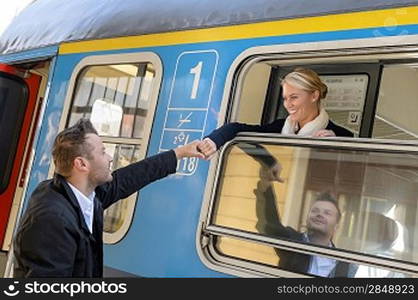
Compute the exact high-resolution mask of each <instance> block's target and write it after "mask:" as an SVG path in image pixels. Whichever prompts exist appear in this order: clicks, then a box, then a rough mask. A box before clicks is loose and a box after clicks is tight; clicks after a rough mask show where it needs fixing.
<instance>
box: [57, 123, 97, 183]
mask: <svg viewBox="0 0 418 300" xmlns="http://www.w3.org/2000/svg"><path fill="white" fill-rule="evenodd" d="M89 133H92V134H97V131H96V129H94V127H93V124H92V123H91V122H90V120H89V119H84V118H82V119H80V120H78V121H77V123H75V124H74V125H73V126H71V127H68V128H66V129H64V130H63V131H61V132H60V133H59V134H58V135H57V137H56V138H55V141H54V145H53V147H52V157H53V160H54V164H55V173H58V174H60V175H62V176H64V177H68V176H69V175H70V173H71V170H72V168H73V162H74V159H75V158H76V157H78V156H82V157H86V158H89V159H90V158H91V157H90V152H91V150H92V149H91V147H89V145H88V144H87V143H86V142H85V141H86V135H87V134H89Z"/></svg>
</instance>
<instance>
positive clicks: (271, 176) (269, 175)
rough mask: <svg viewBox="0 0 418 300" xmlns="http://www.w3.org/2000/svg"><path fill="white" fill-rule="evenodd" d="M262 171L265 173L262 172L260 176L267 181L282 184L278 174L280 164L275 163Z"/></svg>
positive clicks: (280, 167) (282, 180)
mask: <svg viewBox="0 0 418 300" xmlns="http://www.w3.org/2000/svg"><path fill="white" fill-rule="evenodd" d="M263 169H264V168H263ZM264 170H265V171H264V172H262V174H261V176H262V177H264V178H266V179H267V180H268V181H277V182H280V183H283V182H284V179H283V178H282V177H280V173H281V172H282V166H281V164H279V163H275V164H274V165H273V166H272V167H269V168H267V169H264Z"/></svg>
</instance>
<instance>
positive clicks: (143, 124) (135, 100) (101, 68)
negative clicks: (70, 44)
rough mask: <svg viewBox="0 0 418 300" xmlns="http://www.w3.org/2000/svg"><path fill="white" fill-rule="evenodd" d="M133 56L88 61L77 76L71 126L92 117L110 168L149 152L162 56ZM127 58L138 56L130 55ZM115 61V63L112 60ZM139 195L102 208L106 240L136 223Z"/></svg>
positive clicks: (136, 159) (122, 234) (114, 240)
mask: <svg viewBox="0 0 418 300" xmlns="http://www.w3.org/2000/svg"><path fill="white" fill-rule="evenodd" d="M136 57H137V58H136V59H135V61H139V62H124V63H121V62H120V61H121V60H123V56H121V55H118V57H117V58H116V57H111V59H108V61H109V62H108V63H106V64H103V63H102V64H100V61H103V60H104V58H99V59H98V60H97V59H96V58H95V57H93V58H92V59H91V61H89V62H84V64H85V66H84V67H83V68H82V69H81V71H80V72H79V73H78V75H77V79H76V83H75V89H74V94H73V100H72V104H71V107H70V111H69V115H68V119H67V126H71V125H73V124H74V123H75V122H77V121H78V120H79V119H80V118H82V117H83V118H89V119H90V120H91V122H92V123H93V125H94V127H95V128H96V130H97V131H98V133H99V136H100V137H101V138H102V140H103V144H104V146H105V148H106V152H107V153H108V154H109V155H111V156H112V157H113V163H112V169H113V170H115V169H118V168H121V167H124V166H127V165H129V164H131V163H133V162H136V161H139V160H141V159H143V158H144V157H145V154H146V150H147V146H148V139H149V135H150V131H151V125H152V120H153V118H154V111H155V106H156V101H157V96H158V91H159V88H160V82H161V76H162V67H161V62H160V60H159V58H158V57H156V56H155V55H151V53H147V54H137V55H136ZM125 60H131V61H132V60H134V58H132V57H130V58H127V59H125ZM112 61H114V62H112ZM136 198H137V194H133V195H131V196H130V197H128V198H127V199H123V200H121V201H118V202H117V203H115V204H113V205H112V206H111V207H109V208H107V209H106V210H105V213H104V228H103V230H104V241H105V242H106V243H116V242H117V241H119V240H120V239H121V238H122V237H123V236H124V235H125V234H126V232H127V230H128V228H129V225H130V224H131V222H132V217H133V212H134V208H135V203H136V201H135V199H136Z"/></svg>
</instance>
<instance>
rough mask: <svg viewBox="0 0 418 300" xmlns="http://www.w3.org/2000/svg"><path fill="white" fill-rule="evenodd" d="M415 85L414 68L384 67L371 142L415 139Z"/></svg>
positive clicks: (417, 76)
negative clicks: (375, 139)
mask: <svg viewBox="0 0 418 300" xmlns="http://www.w3.org/2000/svg"><path fill="white" fill-rule="evenodd" d="M417 82H418V72H417V65H416V64H409V65H389V66H385V67H384V69H383V73H382V78H381V81H380V89H379V98H378V101H377V107H376V115H375V119H374V125H373V133H372V137H373V138H382V139H398V140H415V139H417V138H418V122H417V121H416V116H417V114H418V85H417ZM394 87H396V88H394Z"/></svg>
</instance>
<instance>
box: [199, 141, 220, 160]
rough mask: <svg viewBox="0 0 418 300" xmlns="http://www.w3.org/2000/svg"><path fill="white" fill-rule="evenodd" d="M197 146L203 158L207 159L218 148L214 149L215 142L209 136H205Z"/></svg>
mask: <svg viewBox="0 0 418 300" xmlns="http://www.w3.org/2000/svg"><path fill="white" fill-rule="evenodd" d="M197 147H198V149H199V151H200V152H201V153H203V155H204V156H205V159H209V158H210V157H211V156H212V155H213V154H214V153H215V152H216V150H218V149H216V144H215V143H214V142H213V141H212V140H211V139H210V138H205V139H203V141H200V143H199V144H198V145H197Z"/></svg>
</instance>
